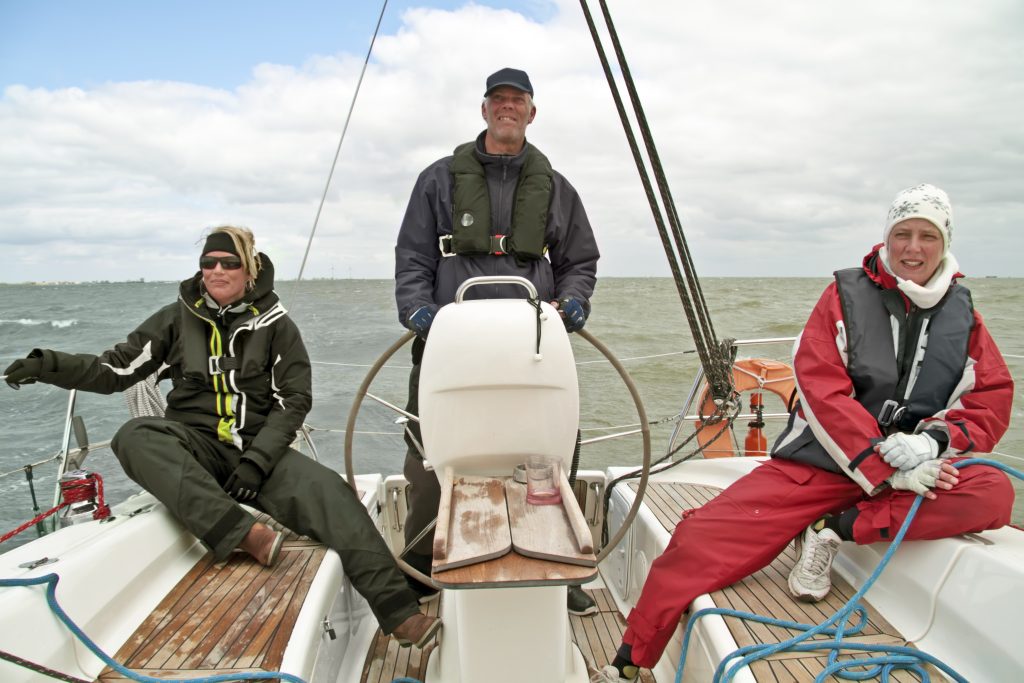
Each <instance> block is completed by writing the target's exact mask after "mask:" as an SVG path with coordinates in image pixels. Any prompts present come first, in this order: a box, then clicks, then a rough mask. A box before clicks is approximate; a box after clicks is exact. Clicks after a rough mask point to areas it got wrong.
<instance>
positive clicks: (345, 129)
mask: <svg viewBox="0 0 1024 683" xmlns="http://www.w3.org/2000/svg"><path fill="white" fill-rule="evenodd" d="M387 8H388V0H384V2H383V4H382V5H381V7H380V15H379V16H378V17H377V26H376V27H375V28H374V29H373V37H371V38H370V46H369V47H368V48H367V49H366V58H365V59H364V60H363V68H362V70H361V71H360V72H359V80H358V81H357V82H356V89H355V92H353V93H352V101H351V102H350V103H349V105H348V115H346V116H345V125H344V126H343V127H342V129H341V137H339V138H338V147H337V149H335V150H334V161H332V162H331V170H330V171H329V172H328V173H327V182H326V183H325V184H324V192H323V195H321V197H320V205H319V206H317V208H316V217H314V218H313V229H312V230H310V232H309V240H308V241H307V242H306V251H305V253H304V254H303V255H302V264H301V265H299V274H298V276H296V278H295V284H294V285H292V287H298V284H299V281H300V280H302V274H303V272H305V270H306V260H307V259H308V258H309V250H310V248H311V247H312V246H313V237H314V236H315V235H316V228H317V225H319V223H320V214H321V212H323V209H324V203H325V202H326V201H327V191H328V190H329V189H330V187H331V179H332V178H333V177H334V169H335V168H336V167H337V165H338V157H339V156H341V145H342V144H343V143H344V142H345V133H347V132H348V124H349V122H350V121H351V120H352V111H353V110H354V109H355V107H356V99H357V98H358V97H359V89H360V88H361V87H362V85H363V76H365V75H366V67H367V65H368V64H369V63H370V55H371V54H373V44H374V43H375V42H377V34H378V33H380V25H381V23H382V22H383V21H384V12H385V10H387Z"/></svg>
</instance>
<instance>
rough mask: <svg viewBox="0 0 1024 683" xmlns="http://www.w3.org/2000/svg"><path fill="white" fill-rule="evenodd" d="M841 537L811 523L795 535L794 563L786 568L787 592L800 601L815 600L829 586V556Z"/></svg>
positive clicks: (835, 548)
mask: <svg viewBox="0 0 1024 683" xmlns="http://www.w3.org/2000/svg"><path fill="white" fill-rule="evenodd" d="M841 542H842V539H840V538H839V535H838V534H837V533H836V532H834V531H832V530H831V529H822V530H821V531H815V530H814V529H812V528H811V527H807V529H806V530H805V531H804V532H803V533H802V534H800V535H799V536H797V537H796V553H797V558H796V564H795V565H793V570H792V571H791V572H789V592H790V593H791V594H792V596H793V597H794V598H796V599H797V600H800V601H801V602H818V601H819V600H822V599H824V597H825V596H826V595H828V592H829V591H830V590H832V576H831V573H832V560H834V559H836V554H837V553H838V552H839V544H840V543H841Z"/></svg>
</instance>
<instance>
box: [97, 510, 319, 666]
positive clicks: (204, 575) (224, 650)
mask: <svg viewBox="0 0 1024 683" xmlns="http://www.w3.org/2000/svg"><path fill="white" fill-rule="evenodd" d="M263 521H265V522H268V523H270V520H269V519H266V518H265V517H264V518H263ZM325 552H326V550H325V549H324V546H322V545H320V544H318V543H315V542H313V541H311V540H309V539H308V538H305V537H297V536H295V534H292V533H289V534H288V536H287V537H286V539H285V542H284V545H283V546H282V548H281V556H280V558H279V559H278V562H277V564H276V565H275V566H274V567H273V568H272V569H267V568H265V567H262V566H260V565H259V564H257V563H256V562H255V561H253V560H252V559H251V558H250V557H249V556H248V555H247V554H245V553H241V552H235V553H232V554H231V556H230V557H229V558H228V559H227V560H225V561H224V562H215V561H214V559H213V556H212V555H211V554H209V553H207V554H206V555H205V556H204V557H203V558H202V559H201V560H199V562H197V563H196V565H195V566H194V567H193V568H192V570H191V571H189V573H188V574H186V575H185V576H184V577H183V578H182V579H181V581H179V582H178V584H177V585H176V586H175V587H174V589H173V590H172V591H171V592H170V593H168V595H167V597H165V598H164V600H163V601H162V602H161V603H160V604H159V605H158V606H157V607H156V609H154V610H153V612H152V613H151V614H150V616H149V617H148V618H147V619H146V620H145V621H144V622H143V623H142V625H141V626H139V628H138V629H137V630H136V631H135V633H134V634H132V637H131V638H129V639H128V641H127V642H126V643H125V644H124V645H123V646H122V647H121V649H120V650H119V651H118V652H117V654H116V655H115V656H114V659H115V660H116V661H118V662H120V663H122V664H123V665H125V666H126V667H128V668H129V669H133V670H135V671H136V672H137V673H141V674H145V675H148V676H153V677H159V678H163V679H166V680H175V679H183V678H198V677H203V676H210V675H214V674H225V673H236V672H266V671H278V670H280V667H281V660H282V657H283V656H284V650H285V647H286V646H287V644H288V640H289V638H290V637H291V633H292V628H293V627H294V626H295V620H296V618H297V617H298V614H299V609H300V608H301V607H302V603H303V601H304V600H305V598H306V593H307V592H308V591H309V587H310V584H311V583H312V581H313V577H314V576H315V574H316V572H317V570H318V569H319V567H320V563H321V561H322V560H323V556H324V553H325ZM125 680H128V679H126V678H124V677H123V676H121V674H119V673H117V672H115V671H113V670H111V669H110V668H109V667H108V668H105V669H104V670H103V671H102V672H101V673H100V675H99V678H98V679H97V681H99V682H100V683H112V682H114V681H125Z"/></svg>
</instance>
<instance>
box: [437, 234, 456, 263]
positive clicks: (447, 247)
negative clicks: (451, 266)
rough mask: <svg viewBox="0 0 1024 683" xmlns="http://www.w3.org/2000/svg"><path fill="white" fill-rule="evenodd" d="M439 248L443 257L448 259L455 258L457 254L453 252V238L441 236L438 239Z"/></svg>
mask: <svg viewBox="0 0 1024 683" xmlns="http://www.w3.org/2000/svg"><path fill="white" fill-rule="evenodd" d="M437 248H438V249H439V250H440V251H441V256H444V257H445V258H448V257H449V256H455V252H454V251H452V236H451V235H441V236H440V237H438V238H437Z"/></svg>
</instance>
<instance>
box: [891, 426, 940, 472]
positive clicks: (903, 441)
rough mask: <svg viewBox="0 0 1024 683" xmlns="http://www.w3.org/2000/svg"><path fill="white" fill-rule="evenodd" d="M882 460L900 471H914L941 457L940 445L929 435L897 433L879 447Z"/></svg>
mask: <svg viewBox="0 0 1024 683" xmlns="http://www.w3.org/2000/svg"><path fill="white" fill-rule="evenodd" d="M878 453H879V455H881V456H882V459H883V460H885V461H886V462H887V463H889V464H890V465H891V466H893V467H895V468H896V469H898V470H912V469H914V468H915V467H917V466H918V465H920V464H921V463H923V462H925V461H927V460H934V459H935V458H937V457H939V444H938V442H937V441H935V439H933V438H932V437H931V436H929V435H928V434H923V433H922V434H904V433H903V432H896V433H895V434H890V435H889V438H887V439H886V440H885V441H883V442H882V443H881V444H879V446H878Z"/></svg>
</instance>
